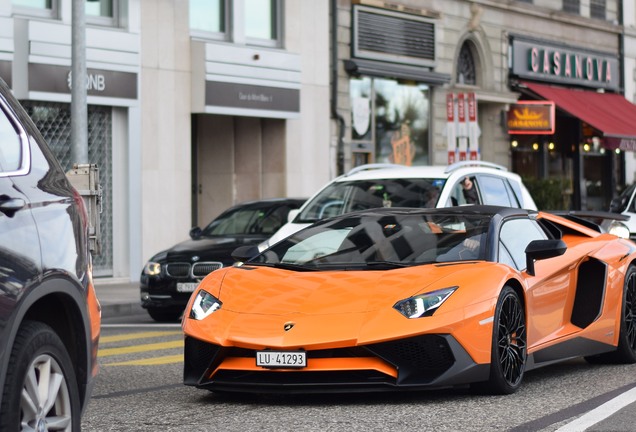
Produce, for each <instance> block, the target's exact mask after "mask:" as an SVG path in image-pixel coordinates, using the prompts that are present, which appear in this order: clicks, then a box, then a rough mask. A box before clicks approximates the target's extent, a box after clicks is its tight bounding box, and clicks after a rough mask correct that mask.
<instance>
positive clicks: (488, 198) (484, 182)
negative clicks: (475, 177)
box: [479, 176, 519, 208]
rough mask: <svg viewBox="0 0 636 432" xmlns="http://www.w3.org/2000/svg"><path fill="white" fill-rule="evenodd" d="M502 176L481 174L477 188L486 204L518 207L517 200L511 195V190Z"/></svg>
mask: <svg viewBox="0 0 636 432" xmlns="http://www.w3.org/2000/svg"><path fill="white" fill-rule="evenodd" d="M507 183H508V182H507V181H506V180H504V179H502V178H497V177H491V176H481V177H479V189H480V190H481V194H482V197H483V200H484V204H487V205H500V206H504V207H516V208H519V203H518V202H517V200H516V199H515V198H514V197H513V196H511V195H512V191H511V190H510V187H509V186H508V185H507Z"/></svg>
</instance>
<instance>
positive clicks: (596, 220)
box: [548, 210, 629, 233]
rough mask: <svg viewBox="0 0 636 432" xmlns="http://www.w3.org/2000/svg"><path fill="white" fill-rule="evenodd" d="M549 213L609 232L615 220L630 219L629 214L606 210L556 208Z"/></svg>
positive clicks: (602, 231)
mask: <svg viewBox="0 0 636 432" xmlns="http://www.w3.org/2000/svg"><path fill="white" fill-rule="evenodd" d="M548 213H552V214H555V215H557V216H561V217H562V218H565V219H568V220H571V221H572V222H576V223H578V224H580V225H583V226H585V227H587V228H590V229H592V230H594V231H597V232H600V233H604V232H608V229H609V227H610V225H611V224H612V222H614V221H619V222H622V221H626V220H629V216H625V215H622V214H620V213H612V212H606V211H594V210H554V211H549V212H548Z"/></svg>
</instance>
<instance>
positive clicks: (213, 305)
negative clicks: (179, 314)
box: [190, 290, 223, 320]
mask: <svg viewBox="0 0 636 432" xmlns="http://www.w3.org/2000/svg"><path fill="white" fill-rule="evenodd" d="M222 304H223V303H221V302H220V301H219V300H218V299H217V298H216V297H214V296H213V295H212V294H210V293H209V292H207V291H204V290H200V291H199V292H198V293H197V296H196V298H195V299H194V302H192V309H190V318H193V319H195V320H202V319H204V318H206V317H208V316H210V315H211V314H212V313H213V312H215V311H217V310H219V309H221V305H222Z"/></svg>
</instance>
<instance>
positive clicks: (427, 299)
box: [393, 286, 457, 318]
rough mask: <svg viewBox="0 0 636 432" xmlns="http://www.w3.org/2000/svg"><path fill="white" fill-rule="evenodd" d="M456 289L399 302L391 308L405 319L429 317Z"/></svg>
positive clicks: (439, 291) (452, 288) (434, 292)
mask: <svg viewBox="0 0 636 432" xmlns="http://www.w3.org/2000/svg"><path fill="white" fill-rule="evenodd" d="M456 289H457V287H456V286H454V287H450V288H444V289H441V290H437V291H433V292H429V293H426V294H420V295H417V296H414V297H410V298H407V299H404V300H400V301H399V302H397V303H396V304H395V305H394V306H393V307H394V308H395V309H396V310H397V311H398V312H399V313H401V314H402V315H404V316H405V317H407V318H419V317H423V316H431V315H433V313H434V312H435V311H436V310H437V308H439V307H440V306H441V305H442V303H444V302H445V301H446V299H447V298H449V297H450V296H451V294H452V293H454V292H455V290H456Z"/></svg>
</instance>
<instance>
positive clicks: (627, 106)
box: [523, 82, 636, 151]
mask: <svg viewBox="0 0 636 432" xmlns="http://www.w3.org/2000/svg"><path fill="white" fill-rule="evenodd" d="M523 84H525V86H526V87H528V89H530V90H532V91H533V92H535V93H536V94H538V95H539V96H540V97H542V98H544V99H546V100H550V101H553V102H554V103H555V104H556V106H557V107H558V108H560V109H562V110H564V111H567V112H568V113H570V114H572V115H573V116H575V117H578V118H579V119H581V120H583V121H584V122H585V123H587V124H589V125H590V126H592V127H593V128H594V129H597V130H599V131H600V132H602V133H603V137H604V146H605V147H607V148H612V149H615V148H620V149H621V150H632V151H634V150H636V105H634V104H633V103H631V102H629V101H628V100H627V99H625V98H624V97H623V96H622V95H619V94H615V93H598V92H595V91H588V90H578V89H569V88H563V87H553V86H548V85H544V84H536V83H530V82H524V83H523Z"/></svg>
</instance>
